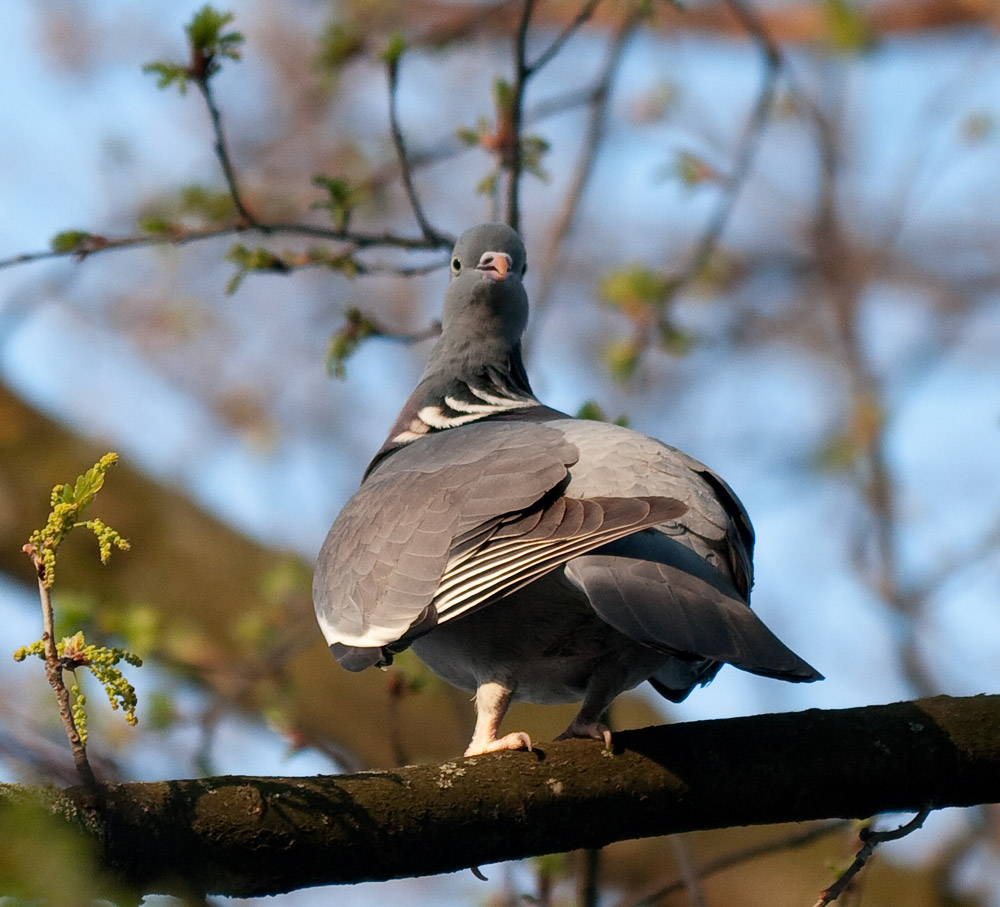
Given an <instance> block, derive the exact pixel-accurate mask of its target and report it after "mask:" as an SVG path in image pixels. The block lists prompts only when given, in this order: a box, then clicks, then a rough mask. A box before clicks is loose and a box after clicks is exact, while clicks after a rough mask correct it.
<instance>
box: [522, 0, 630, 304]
mask: <svg viewBox="0 0 1000 907" xmlns="http://www.w3.org/2000/svg"><path fill="white" fill-rule="evenodd" d="M639 19H640V13H639V12H638V11H637V10H636V11H633V13H632V14H631V15H630V16H628V17H627V18H626V19H625V21H624V22H623V23H622V25H621V27H620V28H619V29H618V31H617V32H616V33H615V36H614V38H613V40H612V42H611V46H610V47H609V49H608V54H607V57H606V58H605V61H604V66H603V67H602V69H601V72H600V75H599V76H598V79H597V82H596V83H595V84H594V87H593V88H592V89H590V90H589V91H588V92H587V93H586V94H585V95H583V96H582V97H583V99H584V100H585V101H586V103H587V105H588V107H589V108H590V109H589V115H588V118H587V128H586V131H585V133H584V136H583V140H582V142H581V146H580V157H579V160H578V161H577V164H576V168H575V170H574V172H573V179H572V180H571V182H570V185H569V188H568V189H567V190H566V194H565V195H564V196H563V200H562V204H561V205H560V206H559V211H558V212H557V213H556V217H555V222H554V223H553V225H552V229H551V231H550V233H549V241H548V245H547V246H546V249H545V254H544V256H543V258H542V263H541V278H540V282H539V286H538V289H537V290H536V291H535V293H534V294H533V298H532V308H533V309H534V312H535V318H536V323H537V317H538V313H539V312H540V311H541V310H542V309H544V308H545V305H546V304H547V303H548V301H549V298H550V297H551V295H552V287H553V285H554V284H553V282H554V280H555V275H556V270H557V268H556V265H557V262H558V260H559V255H560V254H561V252H562V247H563V245H564V244H565V242H566V238H567V236H568V235H569V232H570V229H571V228H572V226H573V221H574V219H575V218H576V213H577V211H578V209H579V207H580V200H581V199H582V198H583V193H584V190H585V189H586V187H587V183H588V182H589V180H590V175H591V174H592V173H593V170H594V161H595V160H596V159H597V154H598V152H599V150H600V148H601V146H602V145H603V143H604V136H605V134H606V132H607V118H608V105H609V102H610V99H611V90H612V85H613V83H614V79H615V76H616V74H617V72H618V68H619V66H620V64H621V61H622V57H623V56H624V52H625V48H626V47H627V45H628V40H629V38H630V37H631V36H632V34H633V33H634V31H635V28H636V26H637V25H638V22H639ZM535 65H536V66H537V65H538V64H537V63H536V64H535ZM574 100H576V99H575V98H574Z"/></svg>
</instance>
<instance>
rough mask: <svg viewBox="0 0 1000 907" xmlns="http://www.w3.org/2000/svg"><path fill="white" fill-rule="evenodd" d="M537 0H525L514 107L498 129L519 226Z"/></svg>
mask: <svg viewBox="0 0 1000 907" xmlns="http://www.w3.org/2000/svg"><path fill="white" fill-rule="evenodd" d="M534 5H535V0H524V6H523V8H522V10H521V20H520V22H519V23H518V26H517V37H516V38H515V40H514V85H513V90H512V97H511V101H510V109H509V110H506V111H498V116H506V117H507V118H508V119H509V122H507V123H505V124H499V123H498V124H497V126H498V132H499V133H501V134H504V135H506V137H507V142H508V147H505V148H501V165H502V166H503V168H504V169H506V170H507V203H506V220H507V223H508V224H509V225H510V226H511V227H512V228H513V229H515V230H520V224H521V200H520V196H521V171H522V169H523V167H522V155H521V122H522V117H523V115H524V91H525V89H526V88H527V83H528V79H529V78H530V77H531V73H532V71H531V70H530V69H529V68H528V63H527V44H528V25H529V24H530V22H531V11H532V9H533V8H534Z"/></svg>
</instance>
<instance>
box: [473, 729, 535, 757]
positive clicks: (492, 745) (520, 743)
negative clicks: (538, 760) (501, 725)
mask: <svg viewBox="0 0 1000 907" xmlns="http://www.w3.org/2000/svg"><path fill="white" fill-rule="evenodd" d="M501 750H528V751H529V752H530V751H531V738H530V737H529V736H528V735H527V734H525V733H524V731H515V732H514V733H513V734H507V735H506V736H505V737H500V738H499V739H496V738H494V739H493V740H476V739H475V737H473V739H472V742H471V743H470V744H469V748H468V749H467V750H466V751H465V755H466V756H481V755H483V753H496V752H500V751H501Z"/></svg>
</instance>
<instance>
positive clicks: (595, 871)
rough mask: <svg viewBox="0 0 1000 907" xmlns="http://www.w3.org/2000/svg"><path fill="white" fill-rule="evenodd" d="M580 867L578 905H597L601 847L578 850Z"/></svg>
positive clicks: (595, 906)
mask: <svg viewBox="0 0 1000 907" xmlns="http://www.w3.org/2000/svg"><path fill="white" fill-rule="evenodd" d="M580 857H581V860H582V863H583V865H582V866H581V867H580V875H579V884H578V886H577V897H576V902H577V904H578V905H579V907H597V903H598V895H599V892H600V886H599V884H598V883H599V881H600V874H601V848H600V847H588V848H587V849H586V850H583V851H581V852H580Z"/></svg>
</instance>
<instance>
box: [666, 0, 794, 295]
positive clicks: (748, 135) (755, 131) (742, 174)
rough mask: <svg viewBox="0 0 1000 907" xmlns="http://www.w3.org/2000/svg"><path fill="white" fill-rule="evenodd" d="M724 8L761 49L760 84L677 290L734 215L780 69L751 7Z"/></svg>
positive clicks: (735, 0) (730, 0) (734, 0)
mask: <svg viewBox="0 0 1000 907" xmlns="http://www.w3.org/2000/svg"><path fill="white" fill-rule="evenodd" d="M726 4H727V5H728V6H729V8H730V9H732V11H733V12H734V13H735V15H736V17H737V18H738V19H739V21H740V23H741V24H742V25H743V27H744V28H745V29H746V31H747V32H748V34H749V35H750V37H751V38H752V39H753V41H754V43H755V44H756V45H757V47H758V48H759V49H760V51H761V54H762V56H763V58H764V75H763V78H762V80H761V85H760V91H759V92H758V94H757V100H756V102H755V103H754V106H753V109H752V110H751V112H750V117H749V119H748V120H747V124H746V126H745V127H744V129H743V137H742V139H741V140H740V144H739V148H738V150H737V152H736V159H735V161H734V163H733V166H732V168H731V170H730V171H729V175H728V176H727V177H726V178H725V179H724V180H723V183H722V187H721V194H720V197H719V202H718V204H717V205H716V208H715V211H714V212H713V214H712V217H711V219H710V220H709V222H708V225H707V227H706V229H705V232H704V233H703V234H702V236H701V239H700V240H699V241H698V244H697V245H696V246H695V248H694V251H693V252H692V253H691V256H690V258H689V259H688V263H687V265H686V266H685V267H684V269H683V271H682V272H681V274H680V276H679V277H678V279H677V281H676V286H677V287H681V286H683V285H685V284H686V283H688V282H689V281H690V280H692V279H693V278H694V277H695V276H696V275H697V274H698V273H699V272H700V271H701V270H702V268H704V266H705V263H706V262H707V261H708V259H709V257H710V256H711V255H712V253H713V252H714V251H715V248H716V246H718V244H719V239H720V238H721V236H722V232H723V230H725V228H726V225H727V224H728V223H729V218H730V215H731V214H732V212H733V208H734V206H735V204H736V199H737V197H738V195H739V192H740V189H741V188H742V186H743V183H744V182H745V181H746V178H747V175H748V173H749V171H750V165H751V163H752V162H753V158H754V154H755V152H756V150H757V146H758V144H759V142H760V138H761V136H762V135H763V133H764V128H765V127H766V126H767V122H768V119H769V117H770V113H771V107H772V105H773V103H774V96H775V92H776V88H777V80H778V72H779V71H780V69H781V52H780V50H779V49H778V45H777V44H776V43H775V42H774V40H773V39H772V38H771V36H770V35H769V34H768V33H767V31H766V30H765V28H764V23H763V22H762V21H761V19H760V17H759V16H758V15H757V12H756V10H755V9H754V8H753V7H752V6H751V5H750V4H748V3H745V2H743V0H726Z"/></svg>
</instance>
